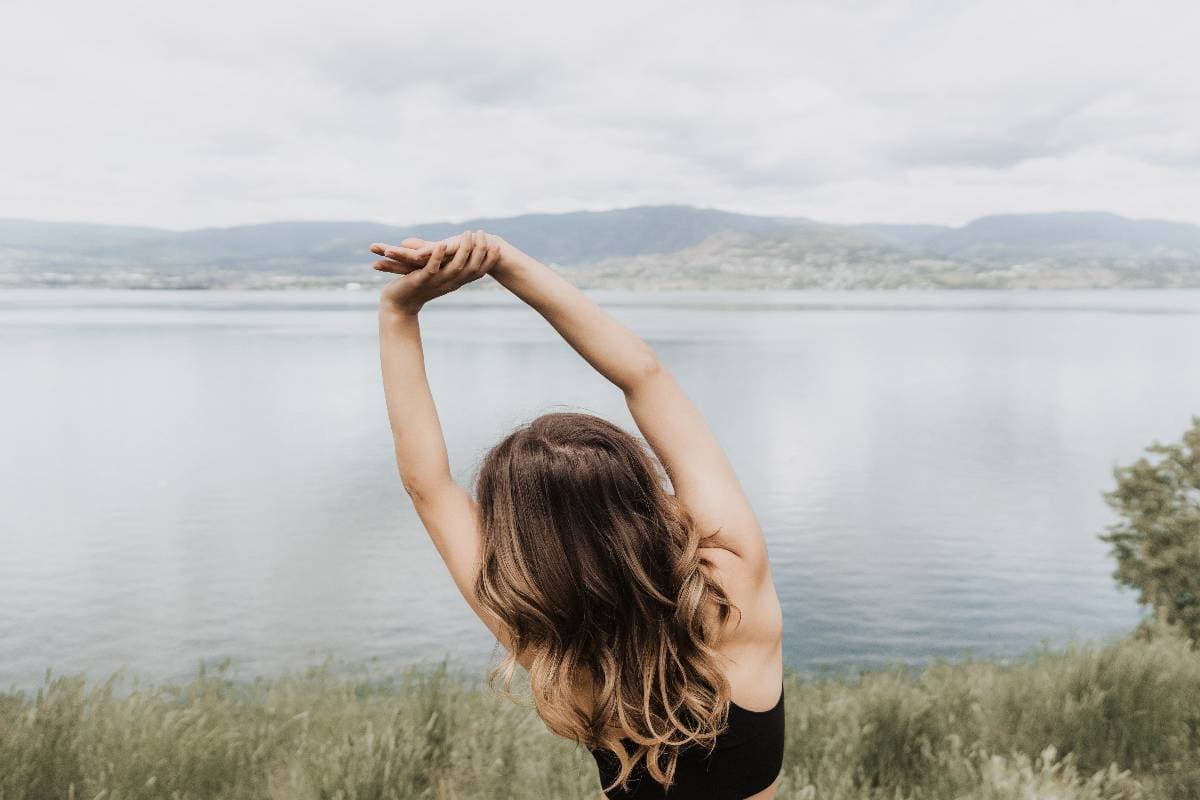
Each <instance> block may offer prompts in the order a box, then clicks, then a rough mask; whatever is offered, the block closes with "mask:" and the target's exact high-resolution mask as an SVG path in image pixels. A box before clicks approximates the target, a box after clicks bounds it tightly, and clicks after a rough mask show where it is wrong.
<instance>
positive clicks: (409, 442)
mask: <svg viewBox="0 0 1200 800" xmlns="http://www.w3.org/2000/svg"><path fill="white" fill-rule="evenodd" d="M463 239H464V240H465V241H466V242H467V245H466V246H464V247H457V248H456V252H455V253H454V257H453V258H452V259H451V260H450V261H449V263H443V261H444V258H445V256H446V248H445V246H439V247H438V248H435V249H434V250H433V252H432V253H431V254H430V255H429V257H428V258H427V260H426V261H425V263H424V264H423V265H422V266H420V267H417V266H411V267H407V268H395V269H393V268H391V267H388V266H387V265H383V266H381V264H380V263H377V264H376V269H380V270H384V271H393V272H400V273H401V277H399V278H396V279H395V280H393V281H392V282H391V283H390V284H388V285H387V287H385V288H384V290H383V292H382V294H381V295H380V302H379V359H380V364H381V366H382V369H383V390H384V398H385V401H386V403H387V412H388V421H389V422H390V424H391V428H392V440H393V443H394V445H395V450H396V465H397V466H398V467H399V469H400V479H401V481H402V482H403V484H404V488H405V490H406V491H407V492H408V494H409V496H410V497H411V498H412V501H413V506H414V508H415V509H416V511H417V514H418V515H419V516H420V518H421V522H422V523H423V524H424V525H425V529H426V530H427V531H428V532H429V537H430V539H432V540H433V544H434V546H435V547H437V550H438V553H439V554H440V555H441V557H442V560H443V561H445V562H446V567H447V568H448V569H449V570H450V575H451V577H453V579H454V583H455V584H456V585H457V586H458V588H459V591H461V592H462V594H463V597H465V598H466V600H467V602H468V603H470V605H471V607H472V608H473V609H475V612H476V613H477V614H479V616H480V618H481V619H483V621H484V623H486V624H487V625H488V627H489V628H491V629H492V631H493V633H495V634H496V635H497V636H500V635H501V632H500V631H499V629H498V626H497V624H496V621H495V620H492V619H489V616H488V615H487V614H486V613H485V612H484V611H483V609H482V608H481V607H480V606H479V604H478V602H477V601H476V599H475V593H474V581H475V573H476V571H477V569H478V564H477V561H478V553H479V528H478V522H477V518H476V509H475V503H474V501H473V500H472V499H471V496H470V494H469V493H468V492H467V491H466V490H465V489H464V488H463V487H461V486H459V485H458V484H457V483H455V481H454V479H453V478H452V477H451V473H450V461H449V457H448V456H447V453H446V442H445V437H444V436H443V434H442V426H441V423H440V421H439V420H438V413H437V407H436V406H435V405H434V402H433V394H432V393H431V392H430V390H429V381H428V379H427V377H426V374H425V356H424V352H423V349H422V347H421V327H420V322H419V319H418V316H419V312H420V310H421V308H422V307H423V306H424V304H425V303H426V302H428V301H429V300H432V299H434V298H435V297H439V296H441V295H443V294H446V293H448V292H451V291H454V290H455V289H457V288H458V287H460V286H462V285H463V284H465V283H469V282H470V281H473V280H475V279H476V278H479V277H481V276H482V275H483V274H484V273H485V272H487V271H488V270H489V269H491V268H492V267H494V266H495V264H496V262H497V261H498V260H499V247H498V244H496V243H491V244H489V242H488V241H487V239H486V237H485V236H484V234H483V233H482V232H476V234H470V235H469V234H463Z"/></svg>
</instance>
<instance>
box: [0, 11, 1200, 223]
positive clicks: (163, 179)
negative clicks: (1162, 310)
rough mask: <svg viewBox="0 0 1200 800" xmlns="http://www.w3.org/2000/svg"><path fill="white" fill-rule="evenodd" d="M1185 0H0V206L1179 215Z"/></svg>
mask: <svg viewBox="0 0 1200 800" xmlns="http://www.w3.org/2000/svg"><path fill="white" fill-rule="evenodd" d="M1198 41H1200V3H1195V2H1156V1H1155V0H1141V1H1140V2H1127V3H1114V2H1104V0H1091V1H1090V2H1078V3H1072V2H1062V1H1061V0H1051V1H1050V2H1047V1H1046V0H1039V2H1036V3H1024V2H1015V1H1014V0H1004V1H1003V2H994V3H993V2H964V1H963V0H954V2H927V3H916V2H913V3H899V2H855V1H854V0H829V1H828V2H758V3H750V2H732V1H731V2H726V3H709V2H704V0H691V2H687V3H670V2H650V0H639V1H638V2H635V3H624V2H614V0H603V2H589V3H587V4H583V3H571V2H564V1H563V0H559V2H553V3H535V2H526V1H525V0H504V2H487V3H484V2H474V3H447V2H440V0H439V2H425V3H421V4H408V3H403V2H398V1H397V0H389V2H381V3H360V2H353V1H350V2H343V3H335V2H326V3H320V4H309V3H305V2H301V1H300V0H241V2H234V3H227V2H220V1H219V2H197V3H186V4H185V3H165V2H162V0H156V1H155V2H145V3H133V2H124V0H118V1H116V2H112V1H109V2H96V0H85V1H84V2H77V3H75V2H58V0H37V2H25V1H24V0H15V2H14V0H0V99H2V102H3V106H2V114H3V116H2V118H0V119H2V122H0V216H9V217H24V218H35V219H57V220H87V221H99V222H119V223H134V224H150V225H162V226H167V227H175V228H188V227H199V226H205V225H227V224H238V223H246V222H263V221H268V220H278V219H372V220H380V221H385V222H393V223H405V222H422V221H432V220H442V219H448V220H461V219H466V218H469V217H475V216H485V215H486V216H492V215H508V214H516V213H522V212H528V211H566V210H575V209H583V208H586V209H603V208H612V207H619V206H629V205H639V204H648V203H687V204H692V205H703V206H714V207H718V208H726V209H731V210H737V211H745V212H750V213H770V214H786V215H801V216H808V217H813V218H816V219H821V220H827V221H834V222H857V221H893V222H938V223H953V224H958V223H962V222H964V221H966V220H968V219H970V218H972V217H975V216H979V215H982V214H988V213H996V212H1014V211H1048V210H1061V209H1103V210H1109V211H1115V212H1118V213H1123V214H1127V215H1131V216H1139V217H1163V218H1168V219H1179V220H1186V221H1192V222H1200V46H1198V45H1197V42H1198Z"/></svg>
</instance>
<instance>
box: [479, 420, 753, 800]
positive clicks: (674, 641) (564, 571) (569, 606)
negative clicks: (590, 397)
mask: <svg viewBox="0 0 1200 800" xmlns="http://www.w3.org/2000/svg"><path fill="white" fill-rule="evenodd" d="M664 480H665V475H664V474H663V473H662V472H661V467H660V466H659V464H658V461H657V460H656V459H654V458H653V457H652V456H651V455H650V454H649V453H648V452H647V450H646V449H645V448H644V446H643V445H642V444H641V443H640V442H639V440H637V439H635V438H634V437H633V436H631V435H630V434H628V433H626V432H625V431H624V430H622V429H621V428H619V427H617V426H616V425H614V424H612V423H610V422H607V421H606V420H603V419H601V418H599V417H596V416H592V415H590V414H580V413H554V414H545V415H543V416H541V417H538V418H537V419H535V420H534V421H532V422H530V423H528V424H525V425H523V426H521V427H519V428H518V429H517V430H515V431H513V432H512V433H511V434H510V435H508V436H507V437H506V438H505V439H504V440H503V441H501V442H500V443H499V444H497V445H496V446H495V447H494V448H493V449H492V450H491V451H490V452H489V453H488V454H487V455H486V456H485V458H484V460H483V462H482V464H481V466H480V469H479V475H478V479H477V482H476V495H477V499H478V502H479V511H480V523H481V529H482V538H483V543H482V564H481V567H480V571H479V575H478V578H477V580H476V583H475V592H476V596H477V597H478V598H479V601H480V603H481V604H482V605H483V607H484V608H486V609H488V610H490V611H491V612H493V613H494V614H496V616H498V617H499V619H500V620H501V622H502V624H503V625H504V627H505V630H506V632H507V633H508V634H509V635H510V636H511V638H512V645H513V646H512V650H511V651H510V652H509V653H507V655H506V656H505V658H504V659H503V661H501V662H500V663H499V664H498V665H497V666H496V668H495V669H494V670H493V672H492V676H491V678H492V680H493V681H496V680H497V679H498V678H501V677H502V679H503V685H504V687H505V688H506V689H507V688H508V686H509V682H510V681H511V678H512V675H513V671H514V665H515V662H516V658H517V656H518V655H519V656H521V657H528V659H529V667H530V669H529V673H530V685H531V689H532V693H533V700H534V703H535V705H536V707H537V710H538V713H539V715H540V716H541V717H542V719H543V721H544V722H545V723H546V726H547V727H548V728H549V729H550V730H551V731H553V732H554V733H556V734H558V735H560V736H565V737H567V738H570V739H574V740H575V741H578V742H582V743H583V744H585V745H587V746H588V747H590V748H592V749H596V750H600V751H607V752H609V753H611V755H612V756H613V757H615V758H616V760H617V761H618V763H619V764H620V771H619V773H618V775H617V778H616V779H615V781H614V783H613V785H614V786H615V785H623V784H625V782H626V781H627V780H628V778H629V777H630V773H631V772H632V770H633V769H634V768H635V767H636V766H637V765H638V764H639V762H640V763H644V765H645V768H646V771H647V772H648V773H649V775H650V776H651V777H652V778H653V779H654V780H656V781H658V782H659V783H661V784H663V785H664V786H669V785H670V784H671V783H672V781H673V779H674V775H675V766H676V762H677V759H678V757H679V753H680V751H681V750H682V749H683V748H684V747H687V746H689V745H691V746H699V747H707V748H711V747H712V746H713V744H714V743H715V740H716V737H717V735H718V734H719V733H720V732H721V731H722V730H723V729H724V727H725V725H726V721H727V716H728V711H729V686H728V683H727V681H726V680H725V677H724V674H723V671H722V670H721V669H720V668H719V665H718V657H717V653H716V651H715V649H714V645H715V643H716V639H717V637H718V635H719V633H720V630H721V628H722V627H723V626H724V623H725V621H726V620H727V619H728V617H729V615H730V613H731V609H732V608H733V607H732V606H731V604H730V603H729V599H728V598H727V596H726V595H725V593H724V591H722V589H721V587H720V586H719V585H718V584H717V583H716V582H715V581H714V580H713V579H712V577H711V575H710V573H709V571H708V567H709V565H708V564H707V562H705V561H704V559H702V558H701V557H700V555H699V552H698V550H699V544H700V540H701V534H700V532H699V531H698V530H697V529H696V526H695V525H694V524H693V522H692V520H691V518H690V517H689V516H688V514H687V513H686V511H685V510H684V509H683V508H682V507H681V506H680V505H679V504H678V503H677V502H676V500H675V497H674V495H672V494H670V493H669V492H668V491H667V490H666V488H665V486H664ZM713 608H715V610H716V613H715V615H714V614H712V613H711V611H712V609H713ZM605 788H606V790H607V789H610V788H612V787H605Z"/></svg>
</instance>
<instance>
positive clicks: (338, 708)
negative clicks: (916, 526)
mask: <svg viewBox="0 0 1200 800" xmlns="http://www.w3.org/2000/svg"><path fill="white" fill-rule="evenodd" d="M787 706H788V742H787V754H786V763H785V768H784V775H783V778H782V783H781V791H780V797H783V798H806V800H824V799H828V800H834V799H835V798H836V799H837V800H850V799H851V798H854V799H855V800H858V798H879V799H880V800H882V798H887V800H896V798H931V799H932V798H938V799H939V800H940V799H941V798H947V799H948V798H956V799H959V798H961V800H1009V799H1010V798H1011V799H1012V800H1017V798H1020V799H1021V800H1029V798H1051V797H1053V798H1056V799H1057V800H1085V799H1086V800H1093V799H1095V800H1100V799H1103V800H1117V798H1169V799H1170V800H1185V798H1186V799H1187V800H1194V798H1197V797H1200V654H1198V653H1197V652H1195V651H1192V650H1189V649H1188V647H1187V645H1186V644H1185V643H1183V642H1181V641H1179V640H1177V639H1173V638H1160V639H1158V640H1156V641H1153V642H1146V641H1137V640H1129V641H1125V642H1123V643H1120V644H1118V645H1113V646H1108V647H1099V646H1089V647H1077V648H1073V649H1071V650H1069V651H1067V652H1064V653H1055V654H1049V653H1048V654H1043V655H1039V656H1035V657H1031V658H1030V659H1027V660H1024V661H1021V662H1019V663H1016V664H1012V665H1007V666H1004V665H1000V664H997V663H994V662H986V661H981V662H973V663H964V664H956V665H939V666H935V667H931V668H930V669H928V670H925V671H924V672H921V673H919V674H912V675H905V674H902V673H901V672H898V671H897V672H887V673H876V674H870V675H866V676H862V677H860V678H854V679H844V680H837V679H833V680H820V681H799V680H796V679H794V678H790V679H789V683H788V685H787ZM597 796H598V791H597V782H596V777H595V770H594V765H593V762H592V761H591V759H590V757H589V756H588V754H587V753H586V751H584V750H582V749H580V748H576V747H574V746H572V745H571V744H570V743H567V742H563V741H559V740H557V739H555V738H554V737H552V736H551V735H550V734H548V733H547V732H546V731H545V730H544V728H543V727H542V726H541V724H540V722H539V721H538V720H537V718H536V717H535V716H534V715H533V714H532V713H531V711H530V710H529V709H528V707H527V705H515V704H513V703H511V702H510V701H508V700H506V699H504V698H501V697H497V696H495V695H494V694H492V693H490V692H489V691H488V690H486V689H484V688H482V687H481V685H480V682H479V679H478V676H476V675H459V674H455V673H454V672H453V671H450V670H446V669H444V668H442V669H424V670H413V671H410V672H408V673H407V674H404V675H402V676H398V677H391V678H388V677H384V676H380V675H378V674H371V673H369V672H367V671H361V672H359V673H356V674H347V673H346V671H345V670H333V669H328V668H325V669H320V670H314V671H312V672H310V673H308V674H305V675H302V676H293V677H284V678H279V679H273V680H261V681H257V682H253V683H245V682H238V681H234V680H231V679H230V678H229V677H228V676H227V675H225V674H223V673H221V672H217V673H216V674H213V673H209V674H202V675H200V676H198V677H197V678H196V679H194V680H193V681H191V682H189V683H187V684H184V685H180V686H173V687H142V688H136V687H135V688H134V690H133V691H132V692H130V691H129V687H125V690H123V691H116V690H115V689H114V685H113V683H112V682H110V683H109V684H107V685H104V686H100V687H95V686H93V687H90V688H89V687H88V686H87V685H86V684H85V682H84V681H83V680H82V679H81V678H56V679H53V680H51V681H50V682H49V683H48V684H47V685H46V686H45V687H44V688H43V689H42V690H41V691H39V692H37V693H36V694H20V693H9V694H2V695H0V800H35V799H36V800H46V799H47V798H85V799H86V800H93V799H94V798H103V800H124V799H126V798H128V799H130V800H132V798H180V799H182V798H231V799H232V798H239V799H240V798H247V799H248V798H256V799H257V798H281V799H282V798H298V799H300V800H304V799H305V798H345V799H346V800H350V799H351V798H355V799H363V798H371V800H384V799H385V798H464V799H465V798H472V799H474V798H589V799H590V800H594V798H596V797H597Z"/></svg>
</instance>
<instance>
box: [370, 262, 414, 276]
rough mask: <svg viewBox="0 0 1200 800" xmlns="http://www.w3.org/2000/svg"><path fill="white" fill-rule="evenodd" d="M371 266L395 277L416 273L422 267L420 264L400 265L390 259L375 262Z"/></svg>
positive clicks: (400, 263)
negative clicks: (393, 274)
mask: <svg viewBox="0 0 1200 800" xmlns="http://www.w3.org/2000/svg"><path fill="white" fill-rule="evenodd" d="M372 266H373V267H374V268H375V269H377V270H379V271H380V272H392V273H395V274H396V275H407V274H408V273H410V272H416V271H417V270H419V269H420V268H421V267H422V266H423V265H422V264H405V263H402V262H399V261H392V260H391V259H386V258H385V259H382V260H380V261H376V262H375V263H374V264H373V265H372Z"/></svg>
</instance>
